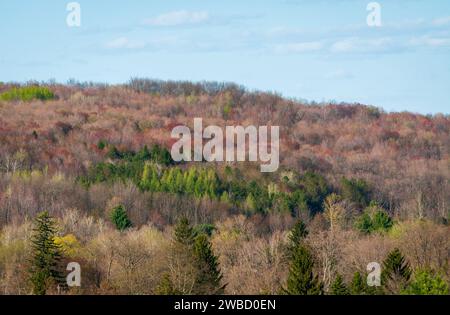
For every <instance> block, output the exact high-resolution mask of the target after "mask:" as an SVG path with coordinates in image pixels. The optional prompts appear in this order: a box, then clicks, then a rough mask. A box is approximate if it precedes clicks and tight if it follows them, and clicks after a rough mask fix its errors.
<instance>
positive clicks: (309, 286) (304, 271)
mask: <svg viewBox="0 0 450 315" xmlns="http://www.w3.org/2000/svg"><path fill="white" fill-rule="evenodd" d="M313 268H314V260H313V257H312V254H311V252H310V250H309V249H308V248H307V247H306V246H305V245H298V246H297V247H296V248H295V249H294V250H293V252H292V257H291V261H290V267H289V275H288V279H287V287H286V289H284V292H285V293H286V294H289V295H322V294H323V284H322V283H321V282H320V281H319V278H318V276H317V275H314V272H313Z"/></svg>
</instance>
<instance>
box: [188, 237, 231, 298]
mask: <svg viewBox="0 0 450 315" xmlns="http://www.w3.org/2000/svg"><path fill="white" fill-rule="evenodd" d="M194 254H195V257H196V260H197V264H198V269H199V273H198V276H197V281H196V285H197V292H196V293H197V294H221V293H223V291H224V288H225V287H224V286H222V285H221V281H222V278H223V276H222V273H221V272H220V268H219V263H218V261H217V260H218V259H217V257H216V256H215V255H214V252H213V250H212V246H211V242H210V241H209V239H208V237H207V235H206V234H204V233H201V234H200V235H199V236H197V237H196V238H195V243H194Z"/></svg>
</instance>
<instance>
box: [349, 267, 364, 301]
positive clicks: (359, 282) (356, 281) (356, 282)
mask: <svg viewBox="0 0 450 315" xmlns="http://www.w3.org/2000/svg"><path fill="white" fill-rule="evenodd" d="M350 291H351V293H352V294H353V295H362V294H364V293H365V291H366V283H365V282H364V279H363V277H362V276H361V273H359V272H358V271H357V272H355V274H354V275H353V279H352V283H351V285H350Z"/></svg>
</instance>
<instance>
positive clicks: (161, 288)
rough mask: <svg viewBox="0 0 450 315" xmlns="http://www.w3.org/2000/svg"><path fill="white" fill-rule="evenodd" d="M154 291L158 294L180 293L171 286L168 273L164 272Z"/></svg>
mask: <svg viewBox="0 0 450 315" xmlns="http://www.w3.org/2000/svg"><path fill="white" fill-rule="evenodd" d="M155 293H156V294H158V295H179V294H180V292H178V291H177V290H176V289H175V288H174V287H173V283H172V280H171V278H170V274H169V273H165V274H164V275H163V276H162V278H161V281H160V283H159V284H158V286H157V287H156V289H155Z"/></svg>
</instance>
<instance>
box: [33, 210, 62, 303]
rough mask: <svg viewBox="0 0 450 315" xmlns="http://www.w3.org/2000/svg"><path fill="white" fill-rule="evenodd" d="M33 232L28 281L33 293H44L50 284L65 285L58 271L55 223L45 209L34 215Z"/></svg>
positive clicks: (60, 257)
mask: <svg viewBox="0 0 450 315" xmlns="http://www.w3.org/2000/svg"><path fill="white" fill-rule="evenodd" d="M33 232H34V233H33V236H32V238H31V248H32V258H31V261H30V263H31V267H30V269H29V272H30V281H31V284H32V287H33V293H34V294H37V295H45V294H46V293H47V291H48V290H49V289H50V287H51V286H52V285H57V286H59V287H64V286H65V282H64V276H63V275H62V273H61V271H60V270H61V268H60V261H61V259H62V253H61V249H60V246H59V245H57V244H56V243H55V242H54V238H55V236H56V232H57V230H56V224H55V222H54V220H53V218H52V217H50V215H49V214H48V212H47V211H44V212H42V213H40V214H39V215H38V216H37V217H36V219H35V227H34V229H33Z"/></svg>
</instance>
